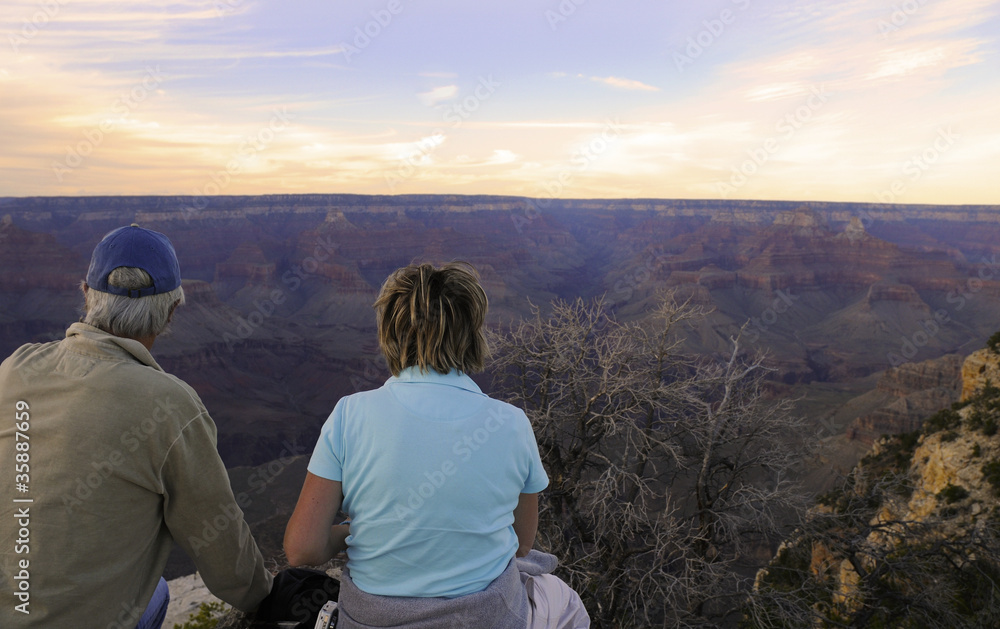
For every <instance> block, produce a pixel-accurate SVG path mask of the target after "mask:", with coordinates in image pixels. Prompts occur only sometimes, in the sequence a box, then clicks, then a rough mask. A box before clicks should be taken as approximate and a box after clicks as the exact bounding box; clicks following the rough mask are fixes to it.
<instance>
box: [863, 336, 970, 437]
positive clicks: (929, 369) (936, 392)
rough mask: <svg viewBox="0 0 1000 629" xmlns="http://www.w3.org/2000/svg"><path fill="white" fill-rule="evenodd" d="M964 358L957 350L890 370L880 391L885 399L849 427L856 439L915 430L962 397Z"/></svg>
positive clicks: (878, 387) (878, 386)
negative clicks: (934, 414) (956, 352)
mask: <svg viewBox="0 0 1000 629" xmlns="http://www.w3.org/2000/svg"><path fill="white" fill-rule="evenodd" d="M961 366H962V359H961V357H960V356H959V355H957V354H948V355H946V356H942V357H941V358H935V359H932V360H926V361H923V362H919V363H906V364H904V365H901V366H899V367H897V368H894V369H889V370H888V371H886V372H885V373H884V374H883V375H882V377H881V378H879V380H878V384H877V385H876V391H877V392H878V393H881V394H883V395H884V396H885V401H884V402H883V403H882V405H881V406H880V407H879V408H877V409H876V410H874V411H872V412H870V413H869V414H867V415H864V416H863V417H859V418H858V419H857V420H855V421H854V423H853V424H852V425H851V426H850V427H849V428H848V429H847V436H848V438H850V439H852V440H858V441H861V442H863V443H868V444H872V443H874V442H875V441H877V440H878V439H879V438H880V437H882V436H883V435H895V434H899V433H904V432H911V431H914V430H917V429H919V428H920V426H921V425H922V424H923V422H924V419H926V418H927V417H929V416H930V415H932V414H933V413H934V412H936V411H937V410H938V409H941V408H944V407H946V406H948V405H950V404H951V403H952V402H955V401H957V400H958V395H959V388H960V386H959V385H960V383H961V377H960V375H961Z"/></svg>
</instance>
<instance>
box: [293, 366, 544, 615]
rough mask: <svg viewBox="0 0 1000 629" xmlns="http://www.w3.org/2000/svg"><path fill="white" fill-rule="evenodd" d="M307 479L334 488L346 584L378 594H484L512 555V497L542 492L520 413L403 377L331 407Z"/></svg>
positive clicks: (460, 378) (438, 381)
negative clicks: (344, 532)
mask: <svg viewBox="0 0 1000 629" xmlns="http://www.w3.org/2000/svg"><path fill="white" fill-rule="evenodd" d="M309 471H310V472H312V473H313V474H315V475H316V476H321V477H323V478H327V479H330V480H336V481H341V483H342V485H343V491H344V504H343V507H342V508H343V510H344V511H345V512H346V513H347V514H349V515H350V517H351V535H350V537H348V538H347V544H348V550H347V556H348V563H347V565H348V567H349V568H350V570H351V578H352V579H353V580H354V582H355V584H356V585H357V586H358V587H359V588H361V589H362V590H364V591H365V592H369V593H371V594H381V595H385V596H423V597H427V596H445V597H455V596H462V595H464V594H471V593H473V592H479V591H481V590H484V589H485V588H486V586H487V585H489V584H490V582H491V581H493V579H495V578H496V577H498V576H499V575H500V573H501V572H503V571H504V569H505V568H506V567H507V564H508V563H509V562H510V560H511V558H512V557H513V556H514V553H515V551H516V550H517V547H518V542H517V535H516V534H515V533H514V528H513V526H512V524H513V522H514V513H513V512H514V507H516V506H517V502H518V498H519V496H520V494H522V493H526V494H534V493H538V492H539V491H541V490H543V489H545V487H546V486H548V483H549V479H548V476H547V475H546V474H545V470H544V469H543V468H542V462H541V460H540V458H539V456H538V445H537V444H536V443H535V435H534V433H533V432H532V430H531V424H530V423H529V421H528V418H527V417H526V416H525V414H524V412H523V411H521V410H520V409H518V408H517V407H515V406H511V405H510V404H507V403H504V402H500V401H498V400H494V399H492V398H490V397H488V396H486V395H485V394H483V393H482V391H480V389H479V387H478V386H476V383H475V382H473V381H472V379H471V378H469V377H468V376H467V375H465V374H463V373H461V372H458V371H454V370H453V371H452V372H451V373H449V374H447V375H442V374H439V373H437V372H434V371H431V372H430V373H423V372H420V371H419V370H418V369H417V368H415V367H410V368H407V369H404V370H403V372H402V373H400V375H399V376H398V377H392V378H389V380H387V381H386V383H385V385H383V386H382V387H380V388H378V389H375V390H374V391H365V392H362V393H355V394H353V395H349V396H347V397H344V398H341V400H340V401H339V402H337V405H336V407H335V408H334V409H333V413H332V414H331V415H330V418H329V419H327V421H326V423H325V424H324V425H323V430H322V432H321V433H320V437H319V441H318V442H317V444H316V449H315V450H314V451H313V455H312V459H311V460H310V462H309Z"/></svg>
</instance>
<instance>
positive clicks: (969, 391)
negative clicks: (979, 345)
mask: <svg viewBox="0 0 1000 629" xmlns="http://www.w3.org/2000/svg"><path fill="white" fill-rule="evenodd" d="M998 358H1000V357H998V356H997V354H995V353H993V352H992V351H990V350H989V349H981V350H979V351H978V352H975V353H974V354H972V355H971V356H969V357H968V358H967V359H966V360H965V362H964V363H963V364H962V400H968V399H969V398H970V397H972V396H973V395H975V393H976V392H977V391H978V390H980V389H982V388H983V387H985V386H986V383H987V382H989V383H990V384H992V385H993V386H1000V360H998Z"/></svg>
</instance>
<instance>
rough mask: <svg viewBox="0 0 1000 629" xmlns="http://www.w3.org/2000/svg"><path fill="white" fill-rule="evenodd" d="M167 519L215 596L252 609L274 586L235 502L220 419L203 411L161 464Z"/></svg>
mask: <svg viewBox="0 0 1000 629" xmlns="http://www.w3.org/2000/svg"><path fill="white" fill-rule="evenodd" d="M160 478H161V480H162V483H163V519H164V521H165V522H166V525H167V528H169V530H170V534H171V535H172V536H173V538H174V541H176V542H177V543H178V544H179V545H180V547H181V548H183V549H184V552H186V553H187V554H188V556H189V557H191V558H192V559H193V560H194V562H195V565H197V567H198V571H199V572H200V573H201V576H202V579H203V580H204V581H205V585H206V586H207V587H208V589H209V590H210V591H211V592H212V594H214V595H215V596H217V597H219V598H221V599H222V600H224V601H226V602H227V603H229V604H230V605H232V606H233V607H235V608H237V609H239V610H241V611H253V610H254V609H255V608H256V607H257V605H258V604H259V603H260V601H261V600H262V599H263V598H264V597H265V596H267V594H268V593H269V592H270V591H271V580H272V577H271V573H270V572H268V570H267V569H266V568H265V566H264V558H263V557H262V556H261V554H260V550H259V549H258V548H257V543H256V542H255V541H254V539H253V536H252V535H251V533H250V527H249V526H247V523H246V521H245V520H244V519H243V511H242V510H241V509H240V507H239V505H238V504H237V503H236V498H235V497H234V496H233V490H232V487H231V485H230V484H229V476H228V475H227V474H226V468H225V466H224V465H223V464H222V459H221V458H220V457H219V451H218V449H217V447H216V428H215V422H213V421H212V418H211V417H209V416H208V413H207V411H204V410H203V409H202V412H201V413H200V414H199V415H198V416H196V417H195V418H194V419H192V420H191V421H190V422H188V423H187V425H185V426H184V427H183V428H182V429H181V431H180V434H179V436H178V437H177V438H176V439H175V440H174V442H173V443H172V444H171V445H170V447H169V449H168V451H167V454H166V457H165V459H164V461H163V467H162V468H161V472H160Z"/></svg>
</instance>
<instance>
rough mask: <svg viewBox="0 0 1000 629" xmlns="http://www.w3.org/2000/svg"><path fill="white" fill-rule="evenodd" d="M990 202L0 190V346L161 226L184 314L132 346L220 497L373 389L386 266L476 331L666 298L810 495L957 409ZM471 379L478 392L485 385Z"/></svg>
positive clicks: (993, 215)
mask: <svg viewBox="0 0 1000 629" xmlns="http://www.w3.org/2000/svg"><path fill="white" fill-rule="evenodd" d="M998 210H1000V208H997V207H993V206H913V205H879V204H863V203H859V204H849V203H813V202H809V203H798V202H784V201H782V202H778V201H774V202H768V201H728V200H727V201H723V200H715V201H710V200H684V199H680V200H657V199H628V200H553V199H549V200H540V199H526V198H521V197H487V196H452V195H411V196H360V195H266V196H256V197H236V196H233V197H221V196H220V197H206V198H191V197H79V198H72V197H45V198H0V269H2V270H0V354H2V355H3V356H6V355H9V354H10V353H11V352H12V351H13V350H14V349H15V348H17V347H18V346H20V345H21V344H23V343H26V342H45V341H50V340H56V339H58V338H61V337H62V336H63V334H64V332H65V329H66V327H67V326H68V324H69V323H71V322H72V321H75V320H78V319H79V317H80V314H81V313H80V310H81V307H82V298H81V296H80V293H79V287H80V282H81V280H82V278H83V277H84V275H85V274H86V269H87V265H88V261H89V255H90V252H91V250H92V249H93V247H94V245H95V244H96V243H97V242H98V241H99V240H100V238H101V237H102V236H103V235H104V234H105V233H107V232H108V231H110V230H112V229H114V228H116V227H119V226H121V225H127V224H129V223H133V222H135V223H138V224H140V225H142V226H143V227H148V228H150V229H155V230H157V231H161V232H163V233H165V234H167V235H168V236H169V237H170V238H171V240H172V241H173V243H174V245H175V248H176V250H177V253H178V257H179V259H180V261H181V270H182V274H183V276H184V278H185V279H184V289H185V293H186V296H187V303H186V305H185V306H184V307H182V308H180V309H179V310H178V311H177V313H176V314H175V317H174V321H173V324H172V330H171V332H170V334H169V335H166V336H164V337H161V338H160V339H158V340H157V342H156V345H155V347H154V349H153V354H154V356H155V357H156V358H157V360H158V361H159V363H160V364H161V365H162V366H163V368H164V369H166V370H167V371H169V372H171V373H174V374H176V375H177V376H179V377H180V378H182V379H184V380H185V381H187V382H189V383H190V384H191V385H192V386H193V387H194V388H195V389H196V390H197V391H198V393H199V395H201V397H202V399H203V400H204V401H205V404H206V406H207V407H208V409H209V411H210V412H211V413H212V416H213V418H214V419H215V421H216V423H217V425H218V427H219V450H220V452H221V453H222V456H223V458H224V460H225V461H226V464H227V466H229V467H230V468H231V470H232V473H233V474H234V486H235V485H236V484H237V481H238V480H239V479H241V478H242V479H243V480H239V482H242V483H244V485H245V484H246V479H247V478H249V476H250V475H251V474H253V473H254V470H256V471H257V474H258V475H257V476H256V478H257V479H258V480H259V479H260V478H262V476H260V470H265V471H266V470H267V469H268V468H267V466H268V465H272V466H273V462H274V461H276V460H277V461H281V460H286V459H289V457H305V456H306V455H308V454H309V453H310V452H311V450H312V445H313V443H314V442H315V439H316V437H317V435H318V433H319V428H320V426H321V425H322V423H323V421H324V420H325V418H326V417H327V415H328V414H329V412H330V410H331V409H332V408H333V406H334V404H335V403H336V401H337V400H338V399H339V398H340V397H342V396H343V395H346V394H349V393H352V392H354V391H359V390H363V389H367V388H374V387H377V386H379V385H380V384H381V383H382V382H383V381H384V380H385V378H386V377H388V372H387V370H386V369H385V366H384V362H383V361H382V360H381V358H380V357H379V354H378V347H377V343H376V339H375V327H374V314H373V311H372V308H371V304H372V302H373V301H374V298H375V296H376V294H377V291H378V288H379V286H380V284H381V282H382V281H383V280H384V279H385V277H386V276H387V275H388V274H389V273H390V272H391V271H392V270H394V269H395V268H398V267H400V266H403V265H406V264H409V263H411V262H415V261H430V262H435V263H441V262H447V261H451V260H465V261H467V262H470V263H471V264H473V265H474V266H475V267H476V268H477V269H478V270H479V272H480V273H481V275H482V281H483V284H484V287H485V289H486V291H487V294H488V296H489V299H490V315H489V319H488V324H489V325H491V326H504V325H507V324H509V323H510V322H511V321H515V320H517V319H518V318H520V317H522V316H524V315H525V314H527V313H528V312H529V311H530V308H531V307H532V304H534V305H538V306H540V307H542V308H543V309H544V308H545V306H546V304H548V303H550V302H551V301H552V300H553V299H567V300H569V299H576V298H578V297H579V298H584V299H596V298H603V299H604V301H605V304H606V305H607V307H608V309H609V310H610V311H611V312H613V313H614V315H615V316H616V317H618V318H621V319H625V320H633V321H640V320H643V318H644V316H645V313H647V312H648V311H649V310H650V308H651V307H652V306H653V305H654V304H655V303H656V301H657V300H658V299H661V298H662V295H663V293H664V291H673V294H674V296H675V298H676V299H691V300H692V301H693V303H697V304H701V305H705V306H708V307H710V308H711V309H712V312H711V313H710V314H709V315H708V316H707V317H705V318H704V319H703V320H701V321H698V322H696V323H694V324H693V325H692V326H691V328H690V329H689V330H688V333H687V334H686V336H685V341H684V348H685V350H686V351H689V352H691V353H693V354H696V355H699V356H702V357H704V358H706V359H711V358H713V357H717V356H722V355H723V354H724V353H725V352H726V350H727V348H728V346H729V343H730V338H731V337H733V336H735V335H738V334H741V344H742V347H744V348H745V350H746V351H747V352H750V353H757V352H760V353H764V354H766V355H767V357H768V358H767V360H768V364H769V365H770V367H771V368H772V370H773V371H772V372H771V375H770V377H769V380H768V383H769V395H772V396H775V397H786V396H787V397H791V398H793V399H796V400H797V409H798V411H799V412H800V413H802V414H803V415H805V416H806V417H807V418H808V419H809V420H810V422H812V424H813V425H814V426H815V429H816V439H818V440H821V441H824V442H827V443H828V445H829V450H828V452H829V453H828V454H827V455H826V456H825V458H824V459H823V465H824V466H825V468H824V470H823V472H822V473H819V474H818V475H816V476H815V477H814V483H815V485H816V487H817V489H820V488H822V487H823V486H825V485H828V484H829V483H830V482H832V481H831V479H832V475H834V474H833V472H831V470H834V471H835V472H836V473H844V472H845V471H847V470H850V469H851V468H852V467H853V465H854V464H855V463H856V462H857V459H858V458H859V457H860V454H861V453H862V452H863V451H864V450H866V449H867V448H868V447H869V446H870V445H871V443H873V442H874V441H876V440H877V439H878V438H879V437H880V436H881V435H882V434H888V433H895V432H904V431H910V430H914V429H915V428H916V427H918V426H919V424H920V423H921V421H922V419H923V418H924V417H926V416H927V415H930V414H931V413H933V412H934V411H936V410H937V409H939V408H941V407H943V406H946V405H947V404H949V403H951V402H953V401H955V400H957V399H958V398H959V395H960V393H961V385H960V382H961V378H960V369H961V361H962V359H963V358H964V357H965V356H966V355H968V354H970V353H972V352H973V351H975V350H978V349H979V348H981V347H982V346H983V344H984V343H985V340H986V339H987V338H988V337H989V336H990V335H991V334H993V333H994V332H996V331H997V329H1000V317H998V316H997V313H998V312H1000V262H998V260H997V257H996V256H997V253H998V252H1000V244H998V243H1000V211H998ZM741 330H742V332H741ZM476 380H477V382H479V383H480V385H481V386H482V387H483V389H484V390H485V391H487V392H488V391H489V390H490V388H491V379H490V374H489V373H488V372H487V373H485V374H481V375H477V376H476ZM296 461H299V462H298V463H296V464H295V465H292V466H291V467H290V468H289V469H290V470H291V472H289V473H286V474H283V475H282V477H283V478H285V479H286V481H287V482H286V481H282V482H281V483H278V482H263V483H260V486H261V487H263V490H262V492H261V494H260V495H261V501H260V505H262V506H261V512H260V513H259V514H258V513H256V511H255V512H254V513H255V514H254V515H253V518H254V521H255V522H257V523H259V524H261V526H262V527H264V528H263V529H261V530H265V529H266V530H267V531H268V532H267V533H264V534H263V535H264V538H265V539H266V541H265V542H264V545H266V546H267V547H268V548H269V549H271V550H276V548H277V544H278V539H274V538H275V537H276V535H277V533H275V532H274V531H271V528H273V527H272V526H271V524H273V523H274V522H277V521H278V520H281V519H282V518H286V517H287V516H286V514H285V513H284V512H285V511H286V510H287V509H290V501H291V502H293V501H294V495H292V496H287V495H286V494H287V493H288V492H292V493H293V494H294V492H295V491H297V488H295V486H296V484H297V483H299V482H301V475H302V474H304V468H303V463H302V462H301V458H299V459H296ZM281 469H282V470H284V469H285V467H284V466H282V467H281ZM272 476H273V475H272ZM279 488H280V492H281V496H280V497H279V496H278V495H277V493H278V492H279ZM254 491H256V488H254ZM264 506H266V508H264ZM265 522H270V523H271V524H267V525H266V526H265V524H264V523H265ZM254 526H255V527H256V526H257V525H256V524H254ZM274 526H277V525H274ZM255 530H256V528H255ZM272 547H274V548H272ZM174 573H175V574H183V573H184V572H183V567H182V566H181V565H180V564H178V565H177V566H176V570H175V572H174Z"/></svg>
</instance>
